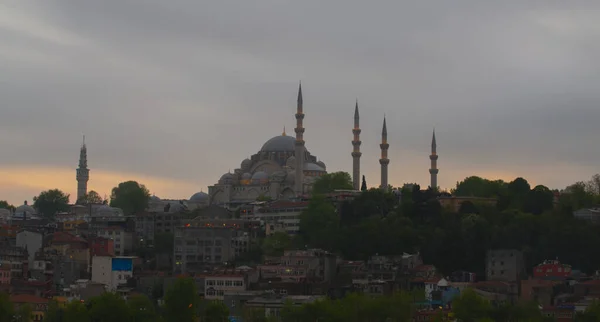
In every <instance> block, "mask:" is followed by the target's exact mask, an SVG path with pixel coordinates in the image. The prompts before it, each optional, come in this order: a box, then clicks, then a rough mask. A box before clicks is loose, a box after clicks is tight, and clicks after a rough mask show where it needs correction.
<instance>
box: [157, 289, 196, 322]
mask: <svg viewBox="0 0 600 322" xmlns="http://www.w3.org/2000/svg"><path fill="white" fill-rule="evenodd" d="M198 304H199V297H198V292H197V290H196V284H195V283H194V280H193V279H191V278H178V279H177V280H176V281H175V283H174V284H173V285H172V286H171V287H170V288H169V289H168V290H167V292H166V294H165V306H164V309H165V317H166V321H167V322H194V321H195V320H196V308H197V307H198Z"/></svg>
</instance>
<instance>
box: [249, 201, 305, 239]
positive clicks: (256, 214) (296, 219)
mask: <svg viewBox="0 0 600 322" xmlns="http://www.w3.org/2000/svg"><path fill="white" fill-rule="evenodd" d="M306 207H308V201H287V200H278V201H274V202H271V203H261V205H257V207H255V210H254V211H252V212H246V213H242V218H252V219H256V220H260V221H262V222H263V223H264V224H265V226H267V227H268V228H269V229H268V230H275V228H276V227H277V226H283V228H284V231H285V232H286V233H288V234H290V235H294V234H297V233H298V231H299V230H300V214H301V213H302V211H303V210H304V209H306ZM271 228H272V229H271Z"/></svg>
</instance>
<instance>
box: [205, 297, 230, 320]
mask: <svg viewBox="0 0 600 322" xmlns="http://www.w3.org/2000/svg"><path fill="white" fill-rule="evenodd" d="M203 316H204V318H203V319H202V321H206V322H226V321H227V320H228V317H229V308H228V307H227V306H226V305H225V304H224V303H223V302H210V303H209V304H208V305H207V306H206V308H205V309H204V314H203Z"/></svg>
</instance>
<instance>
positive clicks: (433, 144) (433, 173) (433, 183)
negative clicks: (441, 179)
mask: <svg viewBox="0 0 600 322" xmlns="http://www.w3.org/2000/svg"><path fill="white" fill-rule="evenodd" d="M429 160H431V167H430V168H429V174H430V175H431V182H430V184H429V187H430V188H431V189H434V190H437V188H438V185H437V175H438V172H439V170H438V168H437V160H438V155H437V144H436V142H435V129H433V136H432V137H431V155H429Z"/></svg>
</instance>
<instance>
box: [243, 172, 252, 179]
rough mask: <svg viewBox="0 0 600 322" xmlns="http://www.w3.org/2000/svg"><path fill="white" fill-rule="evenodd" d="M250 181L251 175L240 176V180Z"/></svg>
mask: <svg viewBox="0 0 600 322" xmlns="http://www.w3.org/2000/svg"><path fill="white" fill-rule="evenodd" d="M250 179H252V175H251V174H250V173H248V172H246V173H244V174H242V180H250Z"/></svg>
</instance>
